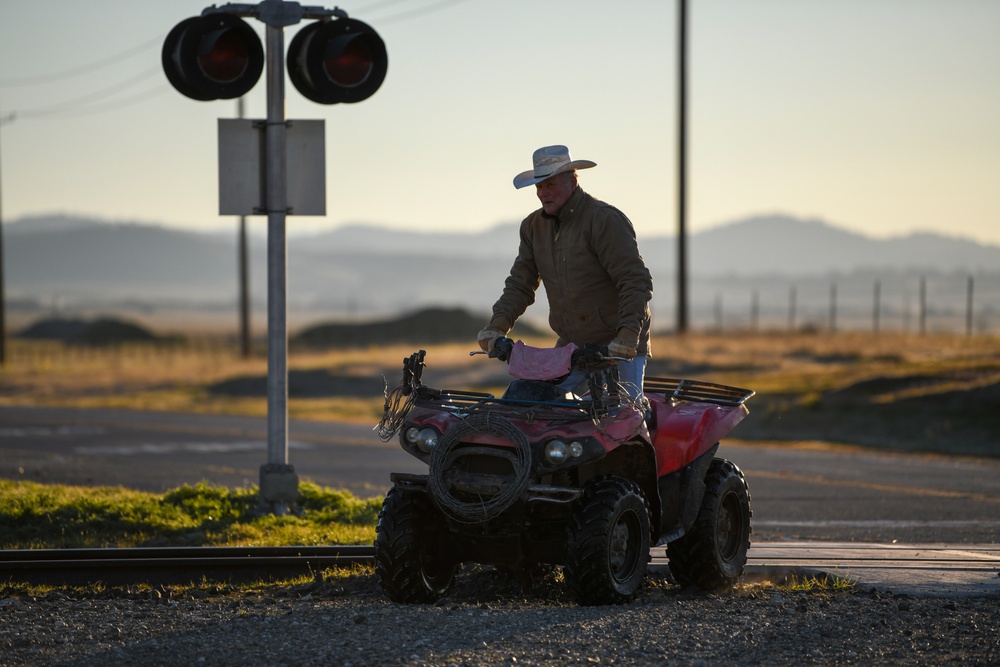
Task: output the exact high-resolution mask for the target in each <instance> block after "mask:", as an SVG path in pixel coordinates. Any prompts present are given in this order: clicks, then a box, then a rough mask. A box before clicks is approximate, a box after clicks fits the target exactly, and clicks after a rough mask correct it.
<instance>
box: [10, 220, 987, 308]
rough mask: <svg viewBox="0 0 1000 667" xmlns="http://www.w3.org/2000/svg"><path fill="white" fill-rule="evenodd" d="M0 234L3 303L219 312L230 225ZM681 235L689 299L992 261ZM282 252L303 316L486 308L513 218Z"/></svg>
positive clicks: (263, 287) (672, 245)
mask: <svg viewBox="0 0 1000 667" xmlns="http://www.w3.org/2000/svg"><path fill="white" fill-rule="evenodd" d="M3 234H4V249H5V257H6V267H5V274H6V275H5V279H6V285H7V288H6V289H7V296H8V302H9V303H10V304H12V307H14V308H15V309H17V308H20V309H22V310H26V311H32V310H46V309H49V308H53V307H58V308H60V309H62V310H65V311H73V310H74V309H84V308H86V309H90V310H95V309H100V308H102V307H103V308H104V309H105V310H107V309H109V308H111V307H122V306H127V305H129V304H131V306H132V307H136V308H140V309H141V308H143V307H144V308H146V309H147V310H149V309H153V308H163V307H167V306H172V307H190V308H203V309H209V310H211V309H217V308H224V309H225V310H226V316H227V317H230V316H231V315H230V313H231V311H232V308H233V305H232V304H233V303H234V302H235V299H236V294H237V289H238V285H237V277H236V267H237V250H236V247H237V239H236V233H235V229H234V232H233V234H232V235H223V234H219V233H199V232H190V231H181V230H178V229H173V228H169V227H165V226H158V225H152V224H140V223H108V222H103V221H100V220H94V219H88V218H82V217H73V216H46V217H34V218H24V219H21V220H16V221H13V222H11V223H6V224H5V225H4V228H3ZM639 244H640V251H641V252H642V254H643V257H644V258H645V260H646V262H647V264H648V265H649V267H650V270H651V272H652V273H653V276H654V285H656V286H657V290H656V292H657V297H659V298H661V299H663V298H666V297H667V296H670V292H671V291H672V290H673V287H672V285H673V281H674V275H673V274H674V271H675V260H676V240H675V238H674V237H669V236H647V237H640V238H639ZM689 244H690V245H689V249H690V250H689V266H690V269H691V276H692V282H693V283H695V284H696V285H698V284H701V286H702V287H701V289H702V292H703V293H702V294H701V298H702V299H703V300H704V299H705V298H708V299H711V294H714V293H719V292H727V291H729V290H728V288H726V287H725V285H726V284H732V285H746V284H748V283H751V282H753V281H758V282H760V283H761V284H764V283H767V282H770V283H775V281H777V282H779V283H782V284H787V281H788V280H792V279H801V280H813V281H821V282H822V281H825V280H827V279H828V276H830V275H844V276H846V275H855V274H865V275H869V274H879V273H882V274H886V275H889V276H892V275H896V276H899V275H901V274H913V273H925V272H930V273H939V274H953V273H955V274H958V273H960V274H963V275H965V274H970V273H990V274H996V273H998V272H1000V246H992V245H983V244H979V243H976V242H974V241H970V240H966V239H960V238H953V237H946V236H941V235H935V234H927V233H921V234H911V235H908V236H904V237H897V238H891V239H874V238H870V237H867V236H864V235H861V234H856V233H853V232H850V231H847V230H844V229H841V228H838V227H835V226H833V225H830V224H828V223H825V222H822V221H819V220H802V219H797V218H792V217H788V216H765V217H752V218H747V219H744V220H739V221H736V222H733V223H730V224H726V225H723V226H719V227H715V228H712V229H709V230H706V231H704V232H699V233H697V234H692V235H691V237H690V239H689ZM288 249H289V250H288V252H289V259H288V272H289V308H290V309H291V310H295V311H296V312H299V313H300V314H302V315H303V317H306V318H307V319H313V320H315V319H320V318H322V317H333V316H336V315H345V314H347V315H358V316H360V315H365V314H375V313H389V312H397V313H398V312H400V311H408V310H413V309H415V308H417V307H420V306H424V305H442V306H463V307H470V308H474V309H477V310H479V311H482V312H486V311H487V310H488V309H489V307H490V305H491V304H492V303H493V301H494V300H495V299H496V297H497V296H498V295H499V292H500V290H501V288H502V285H503V280H504V278H505V277H506V274H507V271H508V269H509V268H510V264H511V262H512V261H513V259H514V256H515V255H516V252H517V223H510V224H503V225H499V226H497V227H494V228H492V229H489V230H486V231H483V232H475V233H455V232H449V233H443V232H442V233H425V232H414V231H405V230H398V229H389V228H380V227H375V226H369V225H349V226H344V227H340V228H337V229H333V230H331V231H328V232H323V233H319V234H312V235H290V236H289V240H288ZM250 262H251V276H252V279H251V294H252V296H253V301H254V304H255V305H254V308H255V310H258V309H263V307H264V303H265V298H266V294H267V283H266V266H267V259H266V242H265V240H264V239H263V238H262V237H260V236H258V235H252V236H251V260H250ZM782 281H785V282H782ZM697 290H698V288H697V286H696V287H695V288H694V291H695V292H696V293H697ZM706 290H707V291H706ZM540 299H541V300H543V301H544V297H540ZM654 301H655V297H654ZM703 307H704V308H710V307H711V305H710V304H703ZM259 312H262V310H260V311H259ZM529 312H530V311H529Z"/></svg>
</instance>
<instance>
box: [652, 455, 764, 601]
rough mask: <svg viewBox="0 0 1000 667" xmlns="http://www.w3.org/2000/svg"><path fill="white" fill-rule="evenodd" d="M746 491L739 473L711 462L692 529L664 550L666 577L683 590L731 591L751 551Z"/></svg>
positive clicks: (726, 463)
mask: <svg viewBox="0 0 1000 667" xmlns="http://www.w3.org/2000/svg"><path fill="white" fill-rule="evenodd" d="M751 514H752V512H751V511H750V490H749V489H748V488H747V482H746V479H745V478H744V477H743V472H742V471H741V470H740V469H739V468H738V467H737V466H736V464H734V463H732V462H731V461H727V460H725V459H714V460H713V461H712V464H711V466H709V468H708V473H707V474H706V475H705V496H704V497H703V499H702V501H701V509H700V511H699V512H698V518H697V519H696V520H695V523H694V525H693V526H692V527H691V529H690V530H689V531H688V532H687V533H686V534H685V535H684V537H682V538H680V539H679V540H676V541H674V542H671V543H670V544H668V545H667V558H669V559H670V572H671V573H672V574H673V575H674V578H675V579H676V580H677V583H679V584H680V585H682V586H697V587H699V588H702V589H705V590H712V589H717V588H731V587H732V586H733V585H735V584H736V581H737V580H738V579H739V578H740V576H741V575H742V574H743V568H744V566H745V565H746V563H747V551H748V550H749V549H750V516H751Z"/></svg>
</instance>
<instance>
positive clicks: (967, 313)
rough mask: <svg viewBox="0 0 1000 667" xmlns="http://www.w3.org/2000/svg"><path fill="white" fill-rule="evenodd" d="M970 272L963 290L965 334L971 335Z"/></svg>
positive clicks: (971, 280) (971, 281)
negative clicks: (964, 290)
mask: <svg viewBox="0 0 1000 667" xmlns="http://www.w3.org/2000/svg"><path fill="white" fill-rule="evenodd" d="M972 283H973V278H972V274H969V283H968V287H967V288H966V292H965V335H966V336H971V335H972Z"/></svg>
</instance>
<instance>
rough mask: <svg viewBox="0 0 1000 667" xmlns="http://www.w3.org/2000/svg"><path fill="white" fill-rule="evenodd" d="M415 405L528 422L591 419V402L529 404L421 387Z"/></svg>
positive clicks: (451, 390)
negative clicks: (527, 417)
mask: <svg viewBox="0 0 1000 667" xmlns="http://www.w3.org/2000/svg"><path fill="white" fill-rule="evenodd" d="M414 404H415V405H419V406H421V407H425V408H435V409H438V410H445V411H448V412H453V413H455V414H470V413H473V412H477V411H479V410H491V411H499V412H505V411H511V412H515V413H517V412H522V413H530V414H531V418H532V419H564V420H568V421H576V420H586V419H591V417H592V414H591V413H592V410H593V402H592V401H589V400H584V401H566V402H562V401H529V400H523V399H509V398H497V397H496V396H494V395H493V394H486V393H482V392H478V391H462V390H454V389H432V388H431V387H428V386H426V385H421V386H420V387H419V388H418V389H417V398H416V401H414Z"/></svg>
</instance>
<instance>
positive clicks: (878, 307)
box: [872, 280, 882, 334]
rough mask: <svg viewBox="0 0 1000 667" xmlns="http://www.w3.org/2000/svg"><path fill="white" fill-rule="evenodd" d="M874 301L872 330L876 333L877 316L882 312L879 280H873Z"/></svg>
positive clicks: (877, 326)
mask: <svg viewBox="0 0 1000 667" xmlns="http://www.w3.org/2000/svg"><path fill="white" fill-rule="evenodd" d="M874 303H875V305H874V306H873V307H872V331H873V332H874V333H875V334H878V330H879V318H880V316H881V314H882V282H881V281H880V280H876V281H875V294H874Z"/></svg>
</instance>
